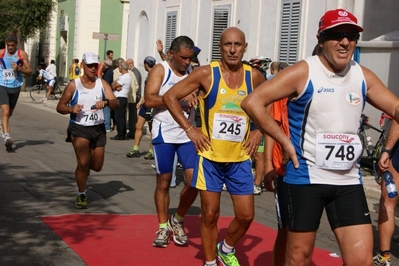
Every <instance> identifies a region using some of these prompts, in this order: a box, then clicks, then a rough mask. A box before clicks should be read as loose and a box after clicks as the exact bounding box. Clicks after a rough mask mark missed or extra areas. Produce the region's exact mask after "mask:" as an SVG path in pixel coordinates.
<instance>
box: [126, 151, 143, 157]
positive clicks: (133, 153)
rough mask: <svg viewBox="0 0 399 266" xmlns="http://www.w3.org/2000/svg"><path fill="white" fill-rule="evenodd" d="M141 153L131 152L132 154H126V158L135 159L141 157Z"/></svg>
mask: <svg viewBox="0 0 399 266" xmlns="http://www.w3.org/2000/svg"><path fill="white" fill-rule="evenodd" d="M140 156H141V155H140V152H139V151H135V150H131V151H130V152H128V153H126V157H129V158H133V157H140Z"/></svg>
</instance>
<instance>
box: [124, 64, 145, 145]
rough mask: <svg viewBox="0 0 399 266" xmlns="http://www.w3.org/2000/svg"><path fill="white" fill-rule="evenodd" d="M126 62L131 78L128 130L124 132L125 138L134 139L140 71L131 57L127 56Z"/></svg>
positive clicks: (139, 92)
mask: <svg viewBox="0 0 399 266" xmlns="http://www.w3.org/2000/svg"><path fill="white" fill-rule="evenodd" d="M126 63H127V64H128V66H129V74H130V78H131V79H132V89H131V91H130V93H129V98H128V104H127V105H128V112H129V119H128V130H129V132H128V133H127V134H126V138H128V139H134V136H135V131H136V123H137V107H136V105H137V103H138V102H139V101H140V98H141V74H140V71H139V70H138V69H137V68H136V67H135V66H134V61H133V59H131V58H129V59H127V60H126Z"/></svg>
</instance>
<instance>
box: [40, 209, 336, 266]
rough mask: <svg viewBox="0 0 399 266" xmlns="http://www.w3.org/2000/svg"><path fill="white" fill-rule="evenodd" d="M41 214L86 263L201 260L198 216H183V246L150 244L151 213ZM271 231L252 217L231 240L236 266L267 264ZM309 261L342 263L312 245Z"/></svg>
mask: <svg viewBox="0 0 399 266" xmlns="http://www.w3.org/2000/svg"><path fill="white" fill-rule="evenodd" d="M41 219H42V220H43V221H44V222H45V223H46V224H47V225H48V226H49V227H50V228H51V229H52V230H54V232H55V233H56V234H57V235H59V236H60V237H61V238H62V239H63V240H64V241H65V242H66V243H67V244H68V245H69V246H70V247H71V248H72V249H73V250H74V251H75V252H76V253H77V254H78V255H79V256H80V257H81V258H82V259H83V260H84V261H85V263H86V264H87V265H96V266H97V265H107V266H109V265H118V266H119V265H173V266H177V265H204V260H203V253H202V249H201V240H200V231H199V222H200V220H199V217H198V216H187V217H186V218H185V226H186V230H187V233H188V237H189V241H190V242H189V246H188V247H179V246H176V245H174V243H173V240H171V243H170V244H169V246H168V247H167V248H154V247H152V241H153V240H154V238H155V231H156V230H157V224H158V221H157V217H156V215H115V214H70V215H61V216H45V217H41ZM231 219H232V218H231V217H220V219H219V223H218V227H219V233H220V234H219V238H220V239H222V237H223V236H224V235H225V233H226V228H227V226H228V224H229V222H230V221H231ZM275 237H276V231H275V230H273V229H271V228H268V227H266V226H264V225H261V224H259V223H257V222H253V223H252V225H251V227H250V229H249V231H248V232H247V234H246V235H245V236H244V238H243V239H241V241H240V242H239V243H238V244H237V246H236V249H237V253H236V256H237V258H238V260H239V261H240V264H241V265H242V266H248V265H256V266H265V265H270V264H271V256H272V253H271V252H272V248H273V242H274V239H275ZM311 265H323V266H328V265H334V266H335V265H342V260H341V259H340V258H333V257H331V256H330V255H329V252H328V251H325V250H321V249H315V251H314V255H313V260H312V263H311Z"/></svg>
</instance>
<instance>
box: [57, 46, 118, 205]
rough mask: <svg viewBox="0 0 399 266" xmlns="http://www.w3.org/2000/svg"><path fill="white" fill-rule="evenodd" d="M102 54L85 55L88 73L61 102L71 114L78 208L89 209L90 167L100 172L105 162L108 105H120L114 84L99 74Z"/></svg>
mask: <svg viewBox="0 0 399 266" xmlns="http://www.w3.org/2000/svg"><path fill="white" fill-rule="evenodd" d="M99 63H100V62H99V58H98V55H96V54H95V53H92V52H86V53H84V54H83V58H82V64H81V65H82V67H83V70H84V74H83V75H82V76H81V77H79V78H77V79H74V80H72V81H70V82H69V83H68V85H67V86H66V88H65V90H64V92H63V94H62V96H61V99H60V100H59V102H58V105H57V112H58V113H60V114H70V120H69V126H68V129H67V139H66V141H67V142H72V145H73V148H74V150H75V154H76V159H77V167H76V170H75V178H76V183H77V186H78V196H77V197H76V200H75V207H76V208H78V209H87V207H88V206H87V195H86V182H87V178H88V176H89V173H90V170H93V171H96V172H99V171H101V169H102V167H103V164H104V152H105V144H106V142H107V139H106V131H105V126H104V112H103V110H104V108H105V107H107V106H108V107H109V108H111V109H115V108H118V107H119V102H118V100H117V99H116V97H115V95H114V93H113V92H112V89H111V87H110V85H109V84H108V83H107V82H106V81H105V80H103V79H100V78H98V77H97V68H98V64H99Z"/></svg>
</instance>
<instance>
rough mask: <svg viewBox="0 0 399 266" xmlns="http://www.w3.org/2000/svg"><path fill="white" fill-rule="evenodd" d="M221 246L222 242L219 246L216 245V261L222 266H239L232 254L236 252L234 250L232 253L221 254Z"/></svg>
mask: <svg viewBox="0 0 399 266" xmlns="http://www.w3.org/2000/svg"><path fill="white" fill-rule="evenodd" d="M222 244H223V242H220V243H219V244H217V246H216V249H217V250H218V260H219V261H220V262H221V263H222V264H223V265H224V266H240V263H239V262H238V260H237V258H236V256H235V255H234V253H235V252H236V250H235V249H233V251H232V252H230V253H227V254H225V253H223V252H222V251H221V247H220V246H221V245H222Z"/></svg>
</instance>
